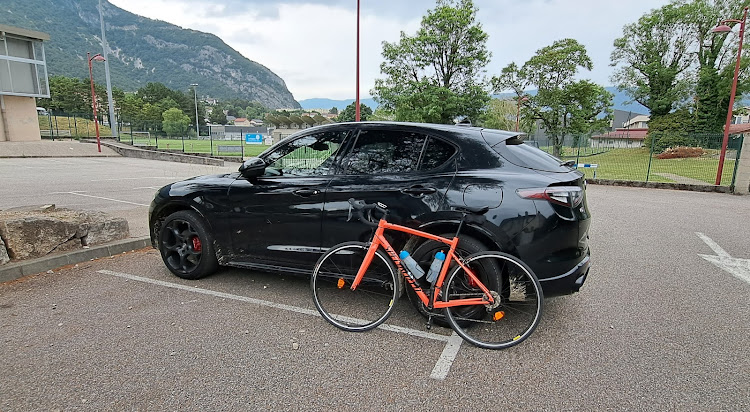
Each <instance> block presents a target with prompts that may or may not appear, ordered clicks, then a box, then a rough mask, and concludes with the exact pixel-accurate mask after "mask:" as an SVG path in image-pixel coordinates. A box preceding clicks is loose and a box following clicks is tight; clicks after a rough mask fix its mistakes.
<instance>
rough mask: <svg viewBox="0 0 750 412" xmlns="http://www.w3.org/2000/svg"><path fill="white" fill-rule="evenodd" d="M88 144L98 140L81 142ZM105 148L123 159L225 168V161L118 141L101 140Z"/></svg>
mask: <svg viewBox="0 0 750 412" xmlns="http://www.w3.org/2000/svg"><path fill="white" fill-rule="evenodd" d="M81 141H82V142H84V141H85V142H87V143H96V140H90V139H89V140H81ZM101 144H102V145H103V146H107V147H109V148H111V149H112V150H114V151H115V152H117V153H118V154H119V155H120V156H123V157H134V158H138V159H148V160H161V161H165V162H178V163H192V164H200V165H209V166H224V160H222V159H215V158H213V157H203V156H192V155H188V154H184V153H169V152H163V151H160V150H148V149H142V148H139V147H133V146H130V145H127V144H124V143H120V142H116V141H108V140H101Z"/></svg>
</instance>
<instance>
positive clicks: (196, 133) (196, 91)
mask: <svg viewBox="0 0 750 412" xmlns="http://www.w3.org/2000/svg"><path fill="white" fill-rule="evenodd" d="M190 86H191V87H192V88H193V94H194V97H195V138H196V140H197V139H198V138H199V137H201V132H200V129H198V83H193V84H191V85H190Z"/></svg>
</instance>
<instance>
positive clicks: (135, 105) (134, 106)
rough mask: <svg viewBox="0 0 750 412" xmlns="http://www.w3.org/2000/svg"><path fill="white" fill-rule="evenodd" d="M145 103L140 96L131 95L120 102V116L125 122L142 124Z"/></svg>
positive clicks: (127, 95)
mask: <svg viewBox="0 0 750 412" xmlns="http://www.w3.org/2000/svg"><path fill="white" fill-rule="evenodd" d="M144 105H145V103H144V102H143V99H141V97H140V96H138V95H136V94H133V93H129V94H126V95H125V97H124V98H123V99H122V101H120V116H121V117H122V120H123V121H125V122H142V121H143V116H142V115H143V113H142V110H143V106H144Z"/></svg>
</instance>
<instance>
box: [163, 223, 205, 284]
mask: <svg viewBox="0 0 750 412" xmlns="http://www.w3.org/2000/svg"><path fill="white" fill-rule="evenodd" d="M159 252H161V258H162V260H164V264H165V265H167V268H168V269H169V270H170V271H171V272H172V273H174V274H175V275H177V276H179V277H181V278H183V279H190V280H195V279H200V278H202V277H205V276H208V275H210V274H211V273H213V272H215V271H216V269H217V268H218V266H219V265H218V262H217V260H216V253H215V251H214V245H213V239H212V238H211V235H210V234H209V233H208V230H206V225H205V223H204V222H203V219H202V218H201V217H200V215H198V214H197V213H195V212H193V211H189V210H181V211H179V212H175V213H172V214H171V215H169V216H167V218H166V219H165V220H164V223H163V224H162V225H161V231H160V232H159Z"/></svg>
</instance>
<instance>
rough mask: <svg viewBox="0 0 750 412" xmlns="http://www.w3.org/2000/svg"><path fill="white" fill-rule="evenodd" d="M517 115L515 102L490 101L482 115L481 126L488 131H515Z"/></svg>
mask: <svg viewBox="0 0 750 412" xmlns="http://www.w3.org/2000/svg"><path fill="white" fill-rule="evenodd" d="M517 113H518V106H516V102H514V101H512V100H500V99H492V100H490V102H489V104H488V105H487V109H486V110H485V111H484V113H482V116H481V125H482V126H483V127H487V128H489V129H500V130H515V128H516V114H517Z"/></svg>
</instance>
